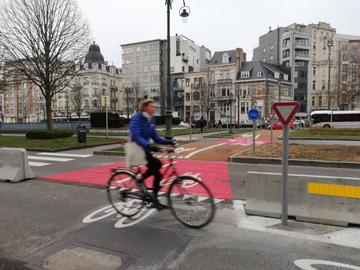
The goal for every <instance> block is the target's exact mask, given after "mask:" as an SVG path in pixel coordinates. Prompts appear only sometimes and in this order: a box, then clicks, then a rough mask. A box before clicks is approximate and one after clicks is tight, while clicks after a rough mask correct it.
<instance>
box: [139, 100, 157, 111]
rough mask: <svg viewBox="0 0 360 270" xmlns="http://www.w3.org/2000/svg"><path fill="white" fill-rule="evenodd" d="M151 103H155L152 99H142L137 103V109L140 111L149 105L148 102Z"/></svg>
mask: <svg viewBox="0 0 360 270" xmlns="http://www.w3.org/2000/svg"><path fill="white" fill-rule="evenodd" d="M151 103H155V102H154V101H153V100H152V99H145V100H143V101H141V102H140V105H139V110H140V112H143V111H144V110H145V108H146V107H147V106H149V104H151Z"/></svg>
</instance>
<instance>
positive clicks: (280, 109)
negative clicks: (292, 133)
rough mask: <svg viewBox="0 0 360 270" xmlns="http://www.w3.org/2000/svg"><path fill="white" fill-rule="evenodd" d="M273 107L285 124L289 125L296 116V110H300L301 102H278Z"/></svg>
mask: <svg viewBox="0 0 360 270" xmlns="http://www.w3.org/2000/svg"><path fill="white" fill-rule="evenodd" d="M272 108H273V110H274V112H275V114H276V116H277V117H278V118H279V120H280V121H281V123H282V124H283V125H287V124H289V123H290V121H291V120H292V119H293V118H294V115H295V113H296V112H298V111H299V103H297V102H277V103H274V104H273V105H272Z"/></svg>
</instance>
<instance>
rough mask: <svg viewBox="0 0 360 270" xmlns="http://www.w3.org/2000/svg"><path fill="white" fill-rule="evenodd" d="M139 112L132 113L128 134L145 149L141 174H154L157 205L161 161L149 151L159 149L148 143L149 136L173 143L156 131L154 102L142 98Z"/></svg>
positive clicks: (155, 140)
mask: <svg viewBox="0 0 360 270" xmlns="http://www.w3.org/2000/svg"><path fill="white" fill-rule="evenodd" d="M139 110H140V112H139V113H137V114H136V115H134V116H133V117H132V119H131V122H130V126H129V129H130V136H131V140H132V141H133V142H136V143H137V144H138V145H139V146H141V147H142V148H143V149H144V151H145V156H146V160H147V167H148V169H147V171H146V172H145V173H144V174H143V179H146V178H148V177H149V176H154V182H153V195H154V202H155V206H157V205H158V206H159V205H160V203H159V202H158V199H157V194H158V192H159V190H160V181H161V177H162V175H161V173H160V169H161V167H162V164H161V161H160V160H159V159H157V158H155V157H154V156H153V155H152V153H151V152H158V151H159V150H160V149H159V147H157V146H151V145H150V138H151V139H153V141H154V142H156V143H158V144H164V145H172V146H173V145H175V144H174V142H173V141H171V140H167V139H165V138H163V137H160V136H159V135H158V134H157V132H156V125H155V119H154V113H155V110H156V107H155V103H154V101H152V100H144V101H143V102H141V103H140V107H139Z"/></svg>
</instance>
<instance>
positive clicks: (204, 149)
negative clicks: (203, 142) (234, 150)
mask: <svg viewBox="0 0 360 270" xmlns="http://www.w3.org/2000/svg"><path fill="white" fill-rule="evenodd" d="M224 144H226V143H220V144H216V145H212V146H209V147H206V148H202V149H199V150H196V151H194V152H192V153H190V154H189V155H187V156H186V157H185V158H189V157H192V156H193V155H195V154H197V153H200V152H202V151H206V150H209V149H211V148H215V147H218V146H222V145H224Z"/></svg>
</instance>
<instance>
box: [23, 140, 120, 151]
mask: <svg viewBox="0 0 360 270" xmlns="http://www.w3.org/2000/svg"><path fill="white" fill-rule="evenodd" d="M118 144H119V143H113V142H112V143H101V144H94V145H90V146H75V147H69V148H61V149H44V148H25V149H26V151H32V152H50V153H55V152H61V151H70V150H79V149H91V148H95V147H99V146H106V145H118Z"/></svg>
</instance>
